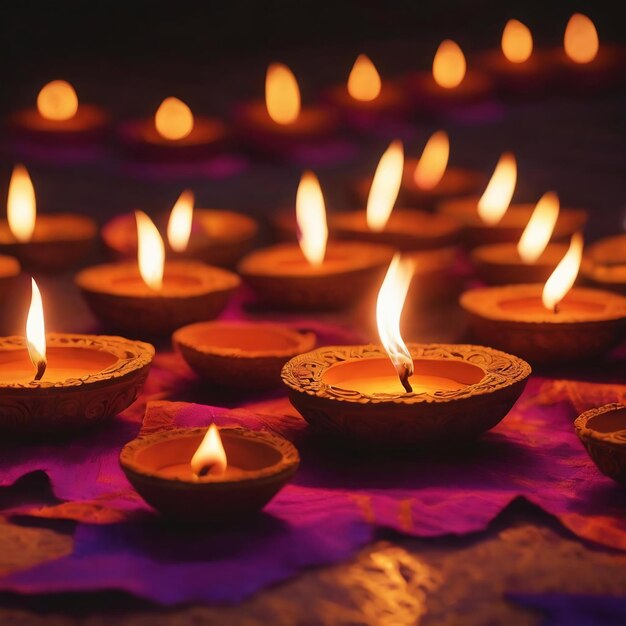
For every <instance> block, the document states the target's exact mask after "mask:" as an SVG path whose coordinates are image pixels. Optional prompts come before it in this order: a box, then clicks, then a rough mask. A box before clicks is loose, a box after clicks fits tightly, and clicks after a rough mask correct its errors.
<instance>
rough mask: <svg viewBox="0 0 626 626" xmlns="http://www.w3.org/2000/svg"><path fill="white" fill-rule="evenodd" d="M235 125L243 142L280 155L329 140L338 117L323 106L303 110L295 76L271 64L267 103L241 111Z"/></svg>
mask: <svg viewBox="0 0 626 626" xmlns="http://www.w3.org/2000/svg"><path fill="white" fill-rule="evenodd" d="M235 124H236V126H237V128H238V131H239V135H240V138H241V140H242V141H243V142H245V143H247V144H250V145H251V147H253V148H259V149H261V150H262V151H264V152H270V153H280V152H284V151H285V150H289V149H290V148H292V147H294V146H296V145H298V144H317V143H320V142H321V141H323V140H325V139H328V138H329V137H330V136H331V135H332V134H333V132H334V131H335V130H336V129H337V126H338V117H337V115H336V114H335V113H334V112H333V111H331V110H330V109H328V108H326V107H323V106H307V107H304V108H302V107H301V100H300V88H299V87H298V82H297V81H296V78H295V76H294V75H293V72H292V71H291V70H290V69H289V68H288V67H287V66H286V65H283V64H282V63H272V64H270V65H269V67H268V68H267V74H266V78H265V102H263V101H254V102H250V103H248V104H245V105H243V106H241V107H239V108H238V109H237V111H236V112H235Z"/></svg>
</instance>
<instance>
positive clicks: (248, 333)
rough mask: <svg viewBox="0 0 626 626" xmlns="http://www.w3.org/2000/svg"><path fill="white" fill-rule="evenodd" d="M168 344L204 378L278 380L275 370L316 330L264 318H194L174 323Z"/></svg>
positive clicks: (262, 384)
mask: <svg viewBox="0 0 626 626" xmlns="http://www.w3.org/2000/svg"><path fill="white" fill-rule="evenodd" d="M172 339H173V343H174V345H175V346H176V348H177V349H178V350H179V352H180V353H181V354H182V356H183V358H184V359H185V361H187V363H188V364H189V366H190V367H191V368H192V369H193V370H194V371H195V372H196V373H197V374H198V376H200V377H201V378H202V379H203V380H205V381H207V382H209V383H211V384H213V385H216V386H219V387H227V388H229V389H243V390H259V389H271V388H272V387H277V386H279V385H280V370H281V369H282V367H283V365H284V364H285V363H286V362H287V361H288V360H289V359H290V358H292V357H294V356H296V355H297V354H301V353H302V352H307V351H308V350H312V349H313V348H314V347H315V335H314V334H313V333H310V332H301V331H298V330H294V329H291V328H287V327H285V326H280V325H278V324H270V323H267V322H229V321H216V322H199V323H197V324H190V325H189V326H184V327H183V328H179V329H178V330H177V331H176V332H175V333H174V335H173V337H172Z"/></svg>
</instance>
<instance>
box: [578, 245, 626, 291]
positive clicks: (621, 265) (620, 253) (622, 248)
mask: <svg viewBox="0 0 626 626" xmlns="http://www.w3.org/2000/svg"><path fill="white" fill-rule="evenodd" d="M580 271H581V274H582V275H583V276H584V278H585V279H586V280H587V281H589V282H591V283H592V284H594V285H596V286H597V287H604V288H606V289H610V290H612V291H619V292H620V293H623V294H626V234H621V235H615V236H614V237H607V238H606V239H601V240H600V241H597V242H596V243H594V244H592V245H590V246H589V247H588V248H587V250H586V253H585V256H584V257H583V262H582V265H581V268H580Z"/></svg>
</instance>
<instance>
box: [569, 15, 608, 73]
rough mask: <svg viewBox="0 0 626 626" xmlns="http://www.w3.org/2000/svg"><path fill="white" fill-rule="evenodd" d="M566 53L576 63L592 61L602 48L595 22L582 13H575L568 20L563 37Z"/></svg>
mask: <svg viewBox="0 0 626 626" xmlns="http://www.w3.org/2000/svg"><path fill="white" fill-rule="evenodd" d="M563 46H564V47H565V54H567V56H568V57H569V58H570V59H572V61H574V62H575V63H590V62H591V61H593V60H594V59H595V58H596V56H597V54H598V49H599V48H600V40H599V39H598V31H597V30H596V27H595V26H594V24H593V22H592V21H591V20H590V19H589V18H588V17H587V16H586V15H583V14H582V13H574V15H572V17H570V18H569V22H567V27H566V28H565V37H564V39H563Z"/></svg>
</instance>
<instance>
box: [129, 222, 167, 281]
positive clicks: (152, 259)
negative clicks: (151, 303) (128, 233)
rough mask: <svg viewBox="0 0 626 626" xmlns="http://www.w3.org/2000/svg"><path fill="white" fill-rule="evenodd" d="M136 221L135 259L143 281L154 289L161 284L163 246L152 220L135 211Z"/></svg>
mask: <svg viewBox="0 0 626 626" xmlns="http://www.w3.org/2000/svg"><path fill="white" fill-rule="evenodd" d="M135 220H136V221H137V259H138V262H139V274H141V278H142V279H143V282H144V283H146V285H148V287H150V289H154V290H155V291H157V290H159V289H161V287H162V286H163V270H164V266H165V246H164V245H163V239H161V235H159V231H158V230H157V227H156V226H155V225H154V222H153V221H152V220H151V219H150V218H149V217H148V216H147V215H146V214H145V213H144V212H143V211H135Z"/></svg>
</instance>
